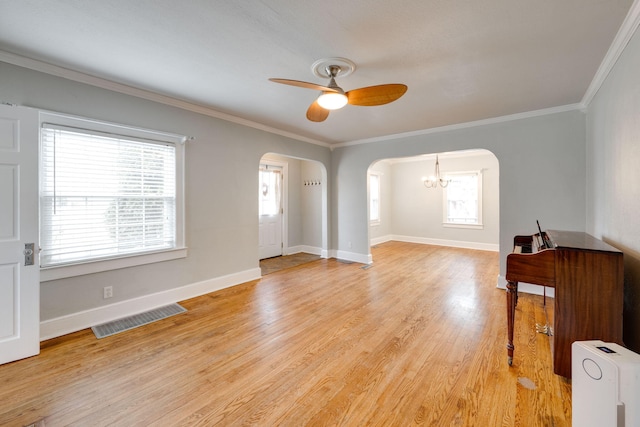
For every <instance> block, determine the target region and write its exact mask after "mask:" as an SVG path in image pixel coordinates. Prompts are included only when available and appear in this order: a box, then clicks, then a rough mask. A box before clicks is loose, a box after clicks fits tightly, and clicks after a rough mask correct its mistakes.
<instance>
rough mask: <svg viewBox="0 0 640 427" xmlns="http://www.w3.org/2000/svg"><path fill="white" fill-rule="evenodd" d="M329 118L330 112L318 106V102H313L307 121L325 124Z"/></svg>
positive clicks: (308, 111)
mask: <svg viewBox="0 0 640 427" xmlns="http://www.w3.org/2000/svg"><path fill="white" fill-rule="evenodd" d="M327 117H329V110H325V109H324V108H322V107H321V106H320V104H318V101H317V100H316V101H313V103H311V105H310V106H309V109H308V110H307V119H309V120H311V121H312V122H324V121H325V120H327Z"/></svg>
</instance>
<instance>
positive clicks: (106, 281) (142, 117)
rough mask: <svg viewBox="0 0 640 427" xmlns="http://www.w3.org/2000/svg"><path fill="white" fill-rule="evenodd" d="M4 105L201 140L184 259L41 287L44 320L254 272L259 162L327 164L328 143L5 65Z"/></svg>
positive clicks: (192, 146)
mask: <svg viewBox="0 0 640 427" xmlns="http://www.w3.org/2000/svg"><path fill="white" fill-rule="evenodd" d="M0 100H2V101H3V102H11V103H15V104H18V105H24V106H30V107H35V108H40V109H46V110H51V111H57V112H62V113H69V114H74V115H78V116H84V117H90V118H94V119H99V120H104V121H109V122H115V123H120V124H129V125H132V126H138V127H143V128H148V129H156V130H161V131H166V132H171V133H177V134H184V135H190V136H193V137H195V141H194V142H191V143H188V146H187V148H186V176H185V179H186V184H185V186H186V243H187V246H188V248H189V251H188V257H187V258H185V259H179V260H174V261H169V262H163V263H155V264H149V265H144V266H139V267H132V268H126V269H120V270H113V271H108V272H104V273H96V274H90V275H85V276H78V277H73V278H69V279H60V280H55V281H49V282H44V283H43V284H42V286H41V320H43V321H44V320H47V319H52V318H56V317H60V316H64V315H68V314H72V313H77V312H81V311H83V310H90V309H92V308H96V307H100V306H104V305H107V304H113V303H117V302H119V301H124V300H128V299H132V298H136V297H141V296H144V295H149V294H154V293H157V292H161V291H165V290H169V289H172V288H177V287H181V286H184V285H188V284H192V283H196V282H200V281H205V280H208V279H211V278H216V277H222V276H226V275H230V274H234V273H237V272H241V271H245V270H249V269H255V268H257V267H258V201H257V196H256V194H257V192H256V185H257V184H256V183H257V182H258V165H259V162H260V159H261V157H262V156H263V155H264V154H265V153H268V152H274V153H280V154H283V155H287V156H292V157H297V158H304V159H311V160H315V161H318V162H320V163H322V164H323V165H324V167H326V168H327V169H329V166H330V158H331V153H330V150H329V149H328V148H326V147H322V146H319V145H313V144H308V143H304V142H301V141H297V140H292V139H288V138H285V137H283V136H279V135H275V134H271V133H267V132H264V131H260V130H256V129H253V128H249V127H245V126H241V125H238V124H234V123H231V122H227V121H223V120H219V119H216V118H212V117H208V116H204V115H200V114H197V113H193V112H189V111H185V110H182V109H178V108H174V107H170V106H166V105H161V104H158V103H155V102H151V101H147V100H143V99H140V98H136V97H132V96H128V95H124V94H120V93H116V92H112V91H108V90H104V89H100V88H96V87H93V86H89V85H85V84H81V83H77V82H72V81H69V80H66V79H63V78H59V77H55V76H51V75H47V74H44V73H40V72H36V71H31V70H28V69H24V68H21V67H16V66H13V65H9V64H6V63H1V62H0ZM104 286H113V290H114V297H113V298H112V299H109V300H104V299H103V298H102V288H103V287H104Z"/></svg>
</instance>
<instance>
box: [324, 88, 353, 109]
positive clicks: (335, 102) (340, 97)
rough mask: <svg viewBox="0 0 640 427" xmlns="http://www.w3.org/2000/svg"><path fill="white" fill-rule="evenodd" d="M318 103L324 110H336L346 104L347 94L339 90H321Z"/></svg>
mask: <svg viewBox="0 0 640 427" xmlns="http://www.w3.org/2000/svg"><path fill="white" fill-rule="evenodd" d="M318 104H320V106H321V107H322V108H324V109H326V110H338V109H340V108H342V107H344V106H345V105H347V96H346V95H345V94H344V93H339V92H322V95H320V96H319V97H318Z"/></svg>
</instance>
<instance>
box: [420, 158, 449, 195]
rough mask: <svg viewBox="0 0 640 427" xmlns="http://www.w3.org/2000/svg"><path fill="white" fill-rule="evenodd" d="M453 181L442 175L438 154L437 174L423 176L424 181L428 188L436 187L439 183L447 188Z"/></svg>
mask: <svg viewBox="0 0 640 427" xmlns="http://www.w3.org/2000/svg"><path fill="white" fill-rule="evenodd" d="M449 182H451V180H450V179H444V178H442V177H440V162H439V161H438V156H437V155H436V172H435V175H431V176H430V177H428V178H427V177H426V176H423V177H422V183H423V184H424V186H425V187H427V188H436V187H437V186H438V184H440V187H442V188H445V187H446V186H447V185H449Z"/></svg>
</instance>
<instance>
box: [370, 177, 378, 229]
mask: <svg viewBox="0 0 640 427" xmlns="http://www.w3.org/2000/svg"><path fill="white" fill-rule="evenodd" d="M369 222H370V224H374V225H375V224H379V223H380V175H379V174H377V173H371V174H369Z"/></svg>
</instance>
